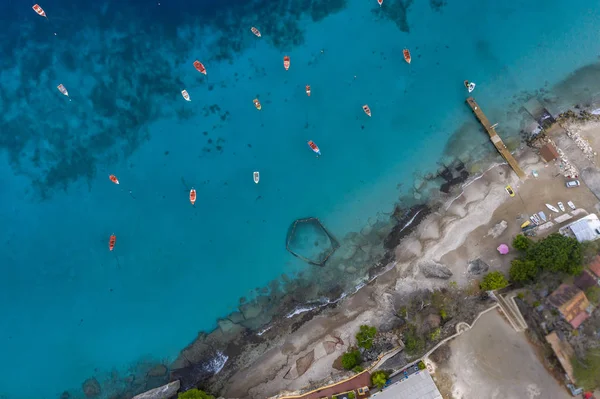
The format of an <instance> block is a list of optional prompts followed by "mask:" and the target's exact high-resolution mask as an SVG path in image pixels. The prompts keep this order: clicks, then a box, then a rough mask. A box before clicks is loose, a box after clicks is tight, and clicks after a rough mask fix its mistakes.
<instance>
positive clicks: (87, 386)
mask: <svg viewBox="0 0 600 399" xmlns="http://www.w3.org/2000/svg"><path fill="white" fill-rule="evenodd" d="M82 388H83V393H84V394H85V396H86V397H88V398H95V397H96V396H99V395H100V393H102V389H101V388H100V383H99V382H98V380H97V379H95V378H88V379H87V380H85V381H84V382H83V386H82Z"/></svg>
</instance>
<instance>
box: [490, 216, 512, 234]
mask: <svg viewBox="0 0 600 399" xmlns="http://www.w3.org/2000/svg"><path fill="white" fill-rule="evenodd" d="M507 227H508V223H507V222H506V220H502V221H501V222H500V223H498V224H496V225H495V226H494V227H492V228H491V229H489V230H488V236H492V237H494V238H498V237H500V235H502V233H504V230H506V228H507Z"/></svg>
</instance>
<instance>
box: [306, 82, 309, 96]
mask: <svg viewBox="0 0 600 399" xmlns="http://www.w3.org/2000/svg"><path fill="white" fill-rule="evenodd" d="M306 95H307V96H309V97H310V85H306Z"/></svg>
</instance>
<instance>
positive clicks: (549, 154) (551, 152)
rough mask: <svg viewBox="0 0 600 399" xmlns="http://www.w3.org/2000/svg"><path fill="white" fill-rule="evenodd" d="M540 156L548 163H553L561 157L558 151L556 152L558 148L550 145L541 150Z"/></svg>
mask: <svg viewBox="0 0 600 399" xmlns="http://www.w3.org/2000/svg"><path fill="white" fill-rule="evenodd" d="M540 155H541V156H542V158H544V161H546V162H550V161H553V160H555V159H556V158H558V157H559V155H558V151H556V148H555V147H554V146H553V145H552V144H550V143H548V144H546V145H545V146H543V147H542V148H540Z"/></svg>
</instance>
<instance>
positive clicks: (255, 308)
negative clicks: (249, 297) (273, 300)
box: [240, 302, 262, 320]
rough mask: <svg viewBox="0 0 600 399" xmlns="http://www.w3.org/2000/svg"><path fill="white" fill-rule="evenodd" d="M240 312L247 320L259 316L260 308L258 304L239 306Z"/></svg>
mask: <svg viewBox="0 0 600 399" xmlns="http://www.w3.org/2000/svg"><path fill="white" fill-rule="evenodd" d="M240 310H241V311H242V314H243V315H244V318H245V319H246V320H248V319H252V318H254V317H257V316H258V315H260V312H261V311H262V308H261V306H260V305H259V304H258V303H256V302H254V303H247V304H245V305H242V306H240Z"/></svg>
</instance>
